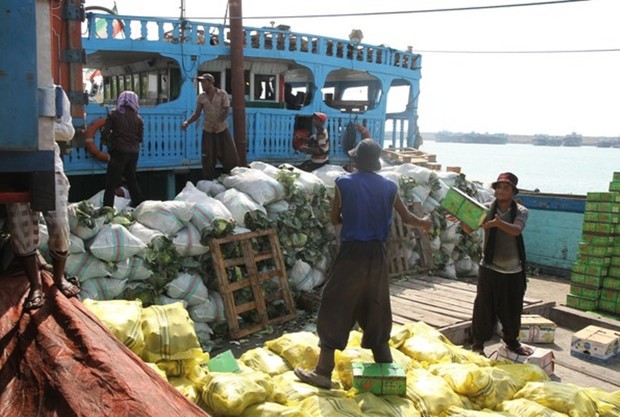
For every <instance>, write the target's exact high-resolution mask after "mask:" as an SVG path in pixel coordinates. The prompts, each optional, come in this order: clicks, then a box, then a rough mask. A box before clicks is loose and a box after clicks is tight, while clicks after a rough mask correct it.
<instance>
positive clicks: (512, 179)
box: [491, 172, 519, 194]
mask: <svg viewBox="0 0 620 417" xmlns="http://www.w3.org/2000/svg"><path fill="white" fill-rule="evenodd" d="M500 182H505V183H507V184H510V185H512V188H513V189H514V191H515V194H518V193H519V189H518V188H517V184H518V183H519V178H517V176H516V175H515V174H513V173H512V172H503V173H501V174H499V177H497V181H495V182H494V183H493V184H491V187H493V189H495V187H497V184H498V183H500Z"/></svg>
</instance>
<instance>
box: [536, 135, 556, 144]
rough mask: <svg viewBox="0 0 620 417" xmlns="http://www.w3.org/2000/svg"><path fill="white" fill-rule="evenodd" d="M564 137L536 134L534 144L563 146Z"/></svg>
mask: <svg viewBox="0 0 620 417" xmlns="http://www.w3.org/2000/svg"><path fill="white" fill-rule="evenodd" d="M562 141H563V139H562V138H560V137H557V136H549V135H535V136H534V138H532V145H534V146H562Z"/></svg>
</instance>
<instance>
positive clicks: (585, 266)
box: [566, 172, 620, 314]
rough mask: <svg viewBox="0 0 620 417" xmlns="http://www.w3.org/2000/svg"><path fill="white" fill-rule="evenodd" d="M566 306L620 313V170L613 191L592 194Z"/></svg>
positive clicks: (613, 181) (587, 206) (588, 201)
mask: <svg viewBox="0 0 620 417" xmlns="http://www.w3.org/2000/svg"><path fill="white" fill-rule="evenodd" d="M566 305H567V306H569V307H574V308H577V309H580V310H584V311H588V310H602V311H606V312H610V313H615V314H620V172H615V173H614V175H613V179H612V181H611V183H610V185H609V192H592V193H588V195H587V199H586V207H585V212H584V222H583V235H582V239H581V242H580V243H579V254H578V257H577V261H576V262H575V263H574V264H573V267H572V274H571V287H570V293H569V294H568V296H567V299H566Z"/></svg>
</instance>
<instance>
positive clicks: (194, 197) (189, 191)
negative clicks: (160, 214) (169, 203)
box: [175, 181, 234, 231]
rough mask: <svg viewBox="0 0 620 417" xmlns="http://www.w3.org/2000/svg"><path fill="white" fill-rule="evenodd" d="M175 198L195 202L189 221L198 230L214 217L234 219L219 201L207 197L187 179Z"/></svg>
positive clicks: (209, 223) (209, 222) (214, 218)
mask: <svg viewBox="0 0 620 417" xmlns="http://www.w3.org/2000/svg"><path fill="white" fill-rule="evenodd" d="M175 200H181V201H187V202H190V203H194V204H195V205H194V208H193V214H192V218H191V222H192V224H193V225H194V226H196V227H197V228H198V230H199V231H202V229H204V228H205V227H208V226H210V225H211V223H213V221H214V220H216V219H224V220H227V221H233V220H234V219H233V215H232V214H231V213H230V211H229V210H228V209H227V208H226V206H225V205H224V204H223V203H222V202H221V201H219V200H216V199H215V198H213V197H209V196H208V195H207V194H205V193H204V192H203V191H200V190H199V189H198V188H196V187H194V185H193V184H192V183H191V182H189V181H188V182H187V184H185V188H183V190H182V191H181V192H180V193H179V194H178V195H177V196H176V197H175Z"/></svg>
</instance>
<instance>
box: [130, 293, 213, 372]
mask: <svg viewBox="0 0 620 417" xmlns="http://www.w3.org/2000/svg"><path fill="white" fill-rule="evenodd" d="M142 333H143V334H144V350H143V352H142V355H141V356H142V358H143V359H144V360H145V361H147V362H157V361H160V360H162V359H165V360H182V359H195V358H201V357H203V356H205V354H204V352H203V351H202V349H201V348H200V343H199V342H198V338H197V337H196V331H195V329H194V323H193V322H192V320H191V319H190V318H189V314H188V313H187V310H186V309H185V308H184V307H183V304H181V303H178V302H177V303H172V304H167V305H162V306H160V305H154V306H151V307H148V308H144V309H142Z"/></svg>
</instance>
